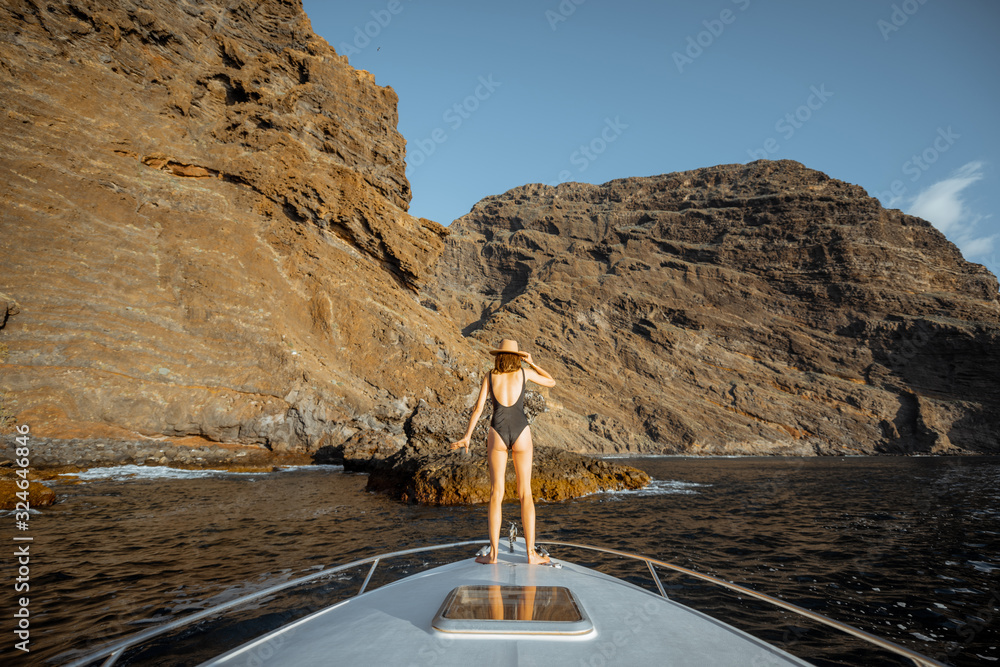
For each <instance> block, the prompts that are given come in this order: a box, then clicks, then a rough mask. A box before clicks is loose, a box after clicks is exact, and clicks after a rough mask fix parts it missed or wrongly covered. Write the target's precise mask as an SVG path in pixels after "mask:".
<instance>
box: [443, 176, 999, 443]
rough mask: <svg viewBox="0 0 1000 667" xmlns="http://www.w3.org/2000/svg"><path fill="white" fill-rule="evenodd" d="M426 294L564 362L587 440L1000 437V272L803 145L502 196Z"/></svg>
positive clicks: (489, 204)
mask: <svg viewBox="0 0 1000 667" xmlns="http://www.w3.org/2000/svg"><path fill="white" fill-rule="evenodd" d="M425 303H426V304H427V305H428V306H429V307H432V308H435V309H437V310H438V311H440V312H442V313H445V314H447V315H448V316H449V317H451V318H452V319H453V320H454V321H455V323H456V325H457V326H459V327H460V328H461V329H462V331H463V333H465V334H466V335H470V336H472V337H474V338H477V339H479V340H481V341H483V342H484V343H489V342H492V341H495V340H496V339H497V338H499V337H500V336H501V335H503V336H508V335H509V336H512V337H514V338H517V339H519V340H520V341H521V344H522V346H523V347H524V348H525V349H528V350H530V351H532V352H534V353H536V357H538V359H539V361H540V362H541V363H543V364H544V365H545V366H546V368H550V365H551V370H552V372H553V374H554V375H556V376H557V377H559V378H560V379H561V382H560V384H559V385H558V386H557V387H556V388H555V389H554V390H553V391H552V393H551V395H550V398H549V404H550V406H551V407H552V408H553V419H554V420H558V421H559V422H560V424H562V425H563V426H564V427H565V428H564V430H566V431H569V432H575V433H579V434H581V437H580V438H579V440H578V443H579V444H580V445H581V446H578V447H576V449H578V450H579V449H589V450H593V451H603V452H666V453H684V454H796V455H811V454H871V453H917V452H932V453H949V452H990V453H995V452H1000V443H998V439H997V437H996V434H997V433H998V432H1000V390H998V387H997V383H996V378H997V377H1000V303H998V294H997V280H996V278H995V277H994V276H993V275H992V274H990V273H989V272H988V271H987V270H986V269H985V268H984V267H982V266H979V265H977V264H972V263H969V262H966V261H965V260H964V259H963V258H962V256H961V254H960V253H959V251H958V249H957V248H956V247H955V246H954V245H952V244H951V243H950V242H948V241H947V240H946V239H945V238H944V236H943V235H942V234H941V233H940V232H938V231H937V230H936V229H935V228H934V227H932V226H931V225H930V224H929V223H927V222H926V221H924V220H921V219H918V218H915V217H912V216H908V215H904V214H902V213H901V212H899V211H894V210H885V209H883V208H882V207H881V206H880V205H879V203H878V202H877V201H876V200H875V199H873V198H870V197H868V196H867V194H866V193H865V192H864V190H862V189H861V188H859V187H857V186H854V185H850V184H847V183H844V182H841V181H838V180H835V179H831V178H829V177H827V176H826V175H824V174H822V173H820V172H817V171H814V170H811V169H807V168H805V167H803V166H802V165H800V164H798V163H796V162H791V161H780V162H770V161H758V162H754V163H752V164H748V165H722V166H718V167H711V168H706V169H697V170H693V171H688V172H681V173H673V174H666V175H663V176H655V177H649V178H627V179H622V180H616V181H611V182H609V183H605V184H604V185H589V184H581V183H564V184H562V185H559V186H558V187H550V186H544V185H526V186H523V187H519V188H515V189H513V190H510V191H508V192H506V193H504V194H502V195H498V196H494V197H488V198H486V199H484V200H482V201H481V202H479V203H478V204H476V206H475V207H474V208H473V209H472V211H471V212H470V213H469V214H468V215H466V216H464V217H462V218H460V219H459V220H457V221H456V222H454V223H453V224H452V225H451V227H450V235H449V237H448V239H447V249H446V250H445V252H444V254H443V255H442V258H441V260H440V261H439V263H438V265H437V274H436V276H435V279H434V280H433V281H431V282H430V283H429V284H428V286H427V287H426V290H425Z"/></svg>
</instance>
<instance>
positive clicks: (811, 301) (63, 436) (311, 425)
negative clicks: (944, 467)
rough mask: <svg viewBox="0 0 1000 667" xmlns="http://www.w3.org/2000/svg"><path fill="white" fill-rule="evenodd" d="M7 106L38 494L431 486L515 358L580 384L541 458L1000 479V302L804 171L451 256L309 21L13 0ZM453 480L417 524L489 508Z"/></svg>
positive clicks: (0, 411)
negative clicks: (964, 462)
mask: <svg viewBox="0 0 1000 667" xmlns="http://www.w3.org/2000/svg"><path fill="white" fill-rule="evenodd" d="M0 97H2V99H3V109H2V110H0V435H2V431H3V429H8V430H9V427H10V425H11V424H14V423H20V424H28V425H30V427H31V438H32V462H33V465H34V464H36V463H37V464H41V465H56V464H59V463H72V464H74V465H79V466H85V465H88V464H91V463H94V462H102V463H114V462H123V461H137V462H158V463H166V462H173V463H176V462H178V461H179V462H183V463H187V464H189V465H198V464H200V463H202V462H208V461H221V462H222V463H226V462H229V463H232V464H235V463H238V462H239V461H240V460H241V459H242V460H245V461H250V460H253V461H255V462H257V461H258V459H260V458H261V457H264V458H266V457H268V456H270V455H271V454H272V453H274V452H278V453H283V454H287V455H288V456H289V457H292V458H295V457H299V458H301V459H306V458H307V453H309V454H312V453H316V452H317V451H321V452H325V453H327V454H330V455H331V456H340V457H341V458H342V459H345V460H347V459H350V460H352V461H353V460H358V461H361V462H362V463H363V464H365V465H368V462H371V461H379V460H381V461H392V460H397V459H395V458H394V457H397V455H399V458H398V463H399V465H400V466H402V467H403V468H406V466H408V465H410V464H409V463H405V462H404V457H403V454H402V452H403V451H404V450H399V451H397V448H398V447H402V446H403V445H404V443H406V445H407V447H408V448H411V449H412V448H417V449H420V451H421V452H422V453H421V454H420V456H419V457H417V458H420V457H424V455H425V454H426V456H429V457H430V459H427V460H428V461H431V462H432V463H433V466H438V464H437V463H434V461H436V459H435V458H434V457H436V456H437V455H438V453H440V454H441V455H442V456H445V457H449V456H452V455H451V454H450V453H448V452H447V451H446V450H445V449H444V448H445V447H446V446H447V441H448V440H449V439H453V438H455V437H457V434H458V433H461V430H462V429H463V428H464V421H463V420H464V419H465V418H467V415H468V412H466V410H467V409H468V407H469V404H470V403H471V400H472V399H473V397H474V395H475V391H476V389H477V387H478V379H479V378H480V377H481V373H482V372H483V371H484V370H485V369H486V367H487V366H488V364H489V360H488V358H487V357H486V356H485V355H484V354H483V350H484V349H485V348H486V347H488V346H492V345H493V344H495V343H496V342H497V340H498V339H499V338H501V337H507V336H513V337H516V338H518V339H520V341H521V343H522V345H523V347H524V348H526V349H528V350H529V351H531V352H533V353H534V354H535V355H536V357H537V359H538V361H539V362H540V363H542V365H543V366H544V367H546V368H549V369H550V370H551V371H553V373H554V374H555V376H556V378H557V380H558V382H559V384H558V385H557V387H556V388H555V389H554V390H552V391H551V392H550V391H548V390H543V391H542V392H541V393H538V394H529V401H528V402H529V411H530V410H535V411H536V412H537V415H538V416H537V419H536V420H535V421H534V423H533V425H532V430H533V434H534V438H535V443H536V445H537V446H539V448H540V449H539V451H540V452H541V451H542V450H541V448H542V447H544V446H552V447H556V448H560V449H566V450H572V451H578V452H579V451H596V452H611V451H626V452H637V453H641V452H664V451H666V452H685V453H761V454H813V453H859V452H894V453H908V452H959V451H979V452H997V451H1000V446H998V444H997V439H996V437H995V433H996V432H997V430H998V429H997V427H998V426H1000V423H998V419H1000V418H998V417H997V415H998V414H1000V410H998V408H1000V396H998V393H997V389H996V383H995V378H996V377H997V375H998V370H1000V368H998V367H997V365H998V363H1000V362H998V359H1000V357H998V354H997V352H998V331H1000V306H998V302H997V282H996V279H995V278H994V277H993V276H992V275H990V274H989V273H988V272H986V271H985V269H983V268H982V267H979V266H977V265H974V264H969V263H967V262H964V261H963V260H962V258H961V256H960V255H959V254H958V251H957V250H956V249H955V248H954V246H952V245H951V244H950V243H948V242H947V241H946V240H945V239H944V238H943V237H942V236H941V235H940V234H939V233H937V232H936V231H935V230H934V229H933V228H932V227H930V226H929V225H928V224H927V223H925V222H924V221H922V220H918V219H916V218H912V217H908V216H904V215H902V214H900V213H899V212H897V211H885V210H883V209H881V207H880V206H879V205H878V203H877V202H876V201H875V200H872V199H870V198H868V197H867V196H866V195H865V193H864V192H863V191H861V190H860V189H859V188H857V187H855V186H851V185H848V184H845V183H841V182H839V181H835V180H831V179H829V178H827V177H826V176H824V175H823V174H820V173H818V172H815V171H810V170H808V169H805V168H803V167H802V166H801V165H798V164H796V163H792V162H766V161H762V162H758V163H754V164H751V165H747V166H739V165H728V166H720V167H713V168H709V169H702V170H697V171H693V172H686V173H682V174H668V175H665V176H658V177H654V178H634V179H625V180H620V181H613V182H611V183H607V184H605V185H603V186H591V185H581V184H565V185H562V186H559V187H558V188H549V187H544V186H535V185H532V186H525V187H522V188H517V189H515V190H511V191H510V192H508V193H506V194H504V195H500V196H497V197H490V198H487V199H485V200H483V201H482V202H480V203H479V204H478V205H477V206H476V207H475V209H473V211H472V213H470V214H469V215H468V216H466V217H464V218H463V219H461V220H459V221H457V222H456V223H455V224H454V225H453V226H452V228H451V231H450V232H448V231H446V230H445V229H444V228H442V227H441V226H440V225H438V224H437V223H434V222H431V221H429V220H424V219H417V218H414V217H412V216H410V215H409V214H408V213H407V212H406V209H407V206H408V202H409V199H410V193H409V184H408V183H407V181H406V178H405V175H404V168H405V165H404V155H405V142H404V140H403V138H402V137H401V136H400V135H399V133H398V132H397V131H396V119H397V117H396V95H395V93H394V92H393V91H392V90H391V89H389V88H383V87H379V86H377V85H375V83H374V80H373V78H372V77H371V75H369V74H368V73H367V72H359V71H357V70H354V69H352V68H351V67H350V66H348V64H347V62H346V60H345V59H343V58H341V57H339V56H338V55H337V54H336V53H334V51H333V50H332V49H331V48H330V47H329V45H327V44H326V42H325V41H323V40H322V39H320V38H319V37H317V36H316V35H314V34H313V33H312V31H311V29H310V25H309V21H308V19H307V18H306V17H305V15H304V14H303V12H302V8H301V5H300V3H299V2H298V1H297V0H260V1H258V2H255V3H246V2H243V1H242V0H207V1H205V2H197V3H195V2H173V1H172V0H124V1H117V0H116V1H112V0H73V1H72V2H69V1H68V0H53V1H51V2H46V3H41V2H37V1H35V0H7V1H6V2H4V3H2V4H0ZM442 253H443V254H442ZM532 406H535V407H532ZM546 406H547V408H546ZM9 440H10V439H9V438H8V439H7V440H6V441H4V444H5V447H6V448H8V449H9V445H10V442H9ZM484 440H485V426H480V427H479V431H478V432H477V434H476V442H477V443H478V445H477V446H479V447H482V446H483V442H484ZM338 448H339V449H338ZM421 448H423V449H421ZM427 448H430V450H427ZM237 450H239V451H237ZM425 450H427V451H425ZM431 450H433V451H431ZM480 453H482V452H480ZM546 456H549V455H548V454H545V455H544V456H543V455H542V454H539V461H541V460H542V459H544V458H545V457H546ZM553 456H554V455H553ZM411 458H412V457H411ZM406 460H407V461H409V460H410V459H406ZM421 460H423V459H421ZM448 460H451V459H448ZM553 460H555V459H553ZM453 462H454V463H455V464H456V466H457V467H454V468H453V469H450V470H449V469H445V468H444V467H441V466H438V467H435V468H434V470H435V472H434V474H433V476H428V477H426V479H425V478H424V477H421V478H420V479H424V480H425V481H422V482H420V484H422V485H424V486H421V487H420V488H421V489H423V490H420V491H418V490H417V489H418V486H417V482H415V481H414V482H412V484H413V489H412V494H411V496H412V497H417V496H419V497H421V498H426V499H427V500H426V502H450V501H452V500H454V499H455V498H460V499H464V500H462V502H468V501H471V499H472V498H473V496H472V495H470V494H472V492H471V491H461V492H459V491H453V490H448V489H456V488H466V489H471V488H477V489H482V488H483V487H484V484H483V481H484V479H485V478H484V477H483V474H484V471H485V467H484V462H483V460H482V457H481V456H480V457H479V458H478V459H476V461H475V463H473V462H471V461H469V462H465V461H459V460H457V459H456V460H454V461H453ZM206 464H207V463H206ZM421 465H422V464H421ZM469 465H472V466H473V467H472V468H469V467H468V466H469ZM476 466H479V467H476ZM560 466H561V467H560ZM580 466H583V467H586V468H588V470H589V473H588V474H589V476H590V477H589V478H594V477H596V478H603V477H602V476H604V477H606V476H605V473H604V472H603V471H602V470H601V469H595V468H593V467H592V464H591V463H586V464H584V463H579V462H570V461H569V459H566V460H565V461H561V462H558V465H556V466H555V467H554V468H553V470H558V471H561V472H559V473H558V474H559V475H563V476H564V477H565V480H571V479H576V477H574V475H576V474H577V473H576V472H572V471H573V470H578V469H581V468H580ZM418 469H425V468H420V467H419V466H418V468H414V469H413V472H416V471H417V470H418ZM461 470H465V472H461ZM421 474H423V473H421ZM429 474H430V473H428V475H429ZM449 475H451V477H449ZM610 475H611V476H610V477H606V480H605V481H607V483H608V484H612V485H614V484H618V483H619V482H621V483H625V482H622V479H624V477H622V476H621V475H619V473H611V474H610ZM616 475H617V476H616ZM622 475H624V473H622ZM456 476H458V477H456ZM462 476H464V477H462ZM625 476H626V477H627V475H625ZM459 477H461V479H459ZM583 478H587V475H583V474H582V473H581V479H583ZM413 479H416V478H412V477H411V481H412V480H413ZM543 479H545V476H544V474H543V473H539V474H538V476H537V477H536V481H538V482H539V483H540V484H541V483H543V482H542V480H543ZM565 480H564V482H563V483H562V486H561V487H559V488H556V489H555V490H553V491H551V492H547V491H544V490H540V491H539V492H540V493H542V494H543V495H544V496H545V497H550V498H555V497H561V494H563V493H569V492H570V491H567V490H566V489H569V488H570V487H573V488H574V489H575V491H572V492H573V493H575V492H578V491H581V490H586V489H589V488H590V487H587V486H586V484H585V483H583V482H581V483H580V484H576V482H572V483H571V482H569V481H565ZM553 483H556V482H553ZM588 483H589V482H588ZM407 484H411V482H407ZM574 484H575V485H576V486H574ZM553 488H555V487H553ZM435 489H437V490H435ZM407 493H410V492H409V491H408V492H407ZM476 493H479V492H478V491H477V492H476ZM449 494H457V495H454V497H452V496H451V495H449Z"/></svg>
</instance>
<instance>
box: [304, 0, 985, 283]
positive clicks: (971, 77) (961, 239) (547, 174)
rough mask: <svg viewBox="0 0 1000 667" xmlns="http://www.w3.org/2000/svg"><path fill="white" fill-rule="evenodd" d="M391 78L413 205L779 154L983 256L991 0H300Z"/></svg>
mask: <svg viewBox="0 0 1000 667" xmlns="http://www.w3.org/2000/svg"><path fill="white" fill-rule="evenodd" d="M304 6H305V10H306V13H307V14H308V15H309V17H310V19H311V20H312V23H313V29H314V30H315V31H316V32H317V33H318V34H319V35H321V36H322V37H324V38H325V39H326V40H327V41H328V42H329V43H330V44H331V45H332V46H333V47H334V48H335V49H336V50H337V52H338V53H341V54H346V55H347V56H348V58H349V60H350V63H351V65H352V66H354V67H356V68H359V69H365V70H368V71H369V72H371V73H372V74H374V75H375V79H376V82H377V83H379V84H380V85H388V86H392V87H393V89H395V91H396V93H397V94H398V95H399V130H400V132H401V133H402V134H403V136H404V137H405V138H406V139H407V142H408V145H407V176H408V177H409V179H410V183H411V186H412V189H413V201H412V203H411V207H410V212H411V213H413V214H414V215H419V216H423V217H426V218H430V219H432V220H436V221H438V222H440V223H442V224H449V223H450V222H451V221H452V220H454V219H455V218H458V217H460V216H461V215H464V214H465V213H467V212H468V211H469V209H470V208H471V207H472V206H473V205H474V204H475V203H476V202H477V201H479V200H480V199H482V198H483V197H485V196H488V195H492V194H498V193H501V192H504V191H506V190H508V189H510V188H512V187H516V186H518V185H523V184H525V183H536V182H540V183H550V184H556V183H559V182H563V181H581V182H588V183H603V182H606V181H609V180H611V179H614V178H623V177H627V176H650V175H655V174H663V173H669V172H672V171H683V170H686V169H695V168H698V167H707V166H712V165H716V164H726V163H734V162H739V163H746V162H750V161H752V160H754V159H757V158H760V157H767V158H770V159H783V158H788V159H792V160H797V161H799V162H801V163H803V164H804V165H806V166H807V167H811V168H813V169H818V170H820V171H823V172H825V173H827V174H829V175H830V176H832V177H834V178H838V179H841V180H844V181H848V182H850V183H856V184H858V185H860V186H862V187H864V188H865V189H866V190H867V191H868V193H869V194H871V195H873V196H877V197H879V199H880V200H881V201H882V203H883V204H884V205H886V206H888V207H890V208H900V209H902V210H904V211H906V212H908V213H912V214H914V215H919V216H921V217H923V218H926V219H928V220H930V221H931V222H932V223H934V224H935V225H936V226H937V227H938V228H939V229H941V231H942V232H944V233H945V235H946V236H947V237H948V238H949V239H950V240H951V241H952V242H954V243H955V244H956V245H958V246H959V248H961V249H962V251H963V254H964V255H965V257H966V259H969V260H970V261H974V262H978V263H981V264H985V265H986V266H987V267H988V268H990V270H991V271H993V273H994V274H996V273H998V271H1000V217H998V216H997V215H996V213H997V212H998V211H1000V188H998V187H997V184H998V178H1000V171H998V166H1000V124H998V122H997V118H998V117H1000V114H998V112H997V111H998V102H1000V76H998V75H997V66H998V65H1000V40H998V39H997V38H996V34H997V31H998V28H1000V2H997V1H996V0H947V1H946V0H886V1H881V0H836V1H834V0H826V1H822V2H821V1H819V0H768V1H765V0H707V1H701V2H669V1H668V2H638V1H632V0H624V1H623V0H618V1H616V2H612V1H611V0H536V1H533V2H532V1H529V0H507V1H506V2H484V1H470V0H464V1H460V0H424V1H423V2H420V1H418V0H357V1H353V2H332V1H329V0H305V1H304Z"/></svg>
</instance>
